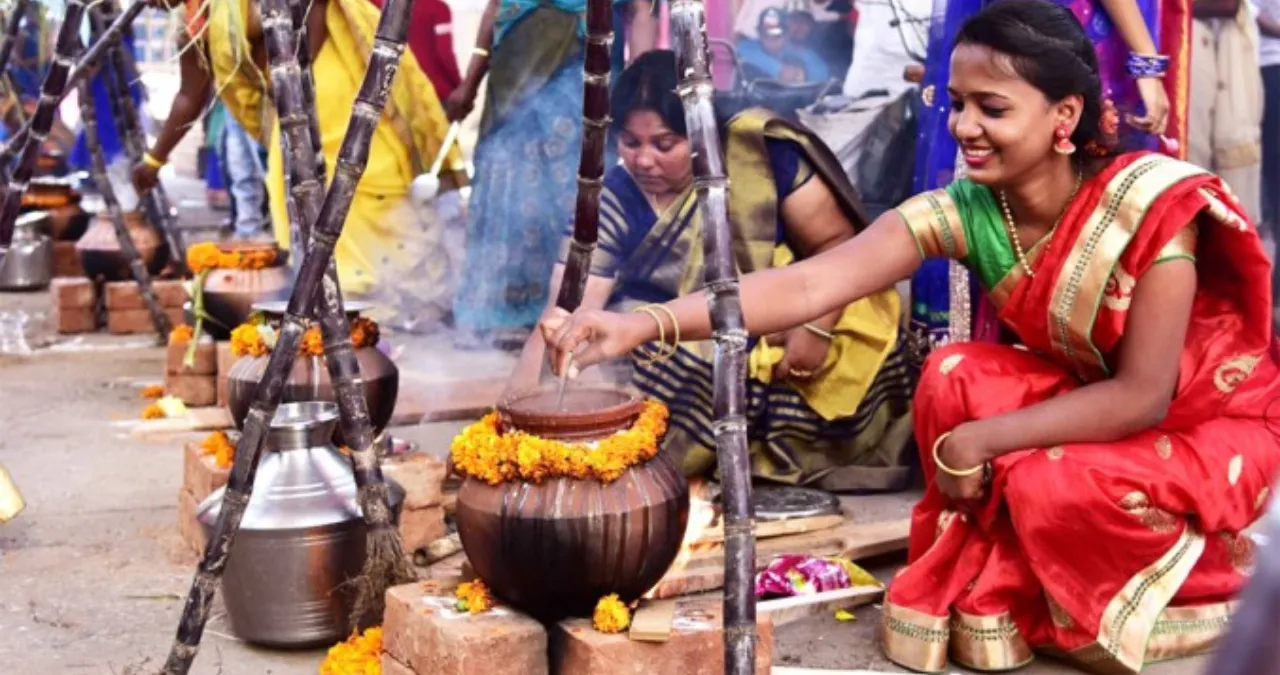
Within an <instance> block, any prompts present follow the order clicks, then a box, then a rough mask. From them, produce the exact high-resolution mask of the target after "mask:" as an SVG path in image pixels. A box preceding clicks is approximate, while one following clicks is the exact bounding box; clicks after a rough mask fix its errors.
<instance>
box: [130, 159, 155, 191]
mask: <svg viewBox="0 0 1280 675" xmlns="http://www.w3.org/2000/svg"><path fill="white" fill-rule="evenodd" d="M159 184H160V170H159V169H157V168H155V167H154V166H151V165H150V164H147V163H146V162H138V164H137V165H136V166H134V167H133V188H134V189H135V190H137V191H138V194H139V195H145V194H147V193H148V192H151V190H152V189H154V188H155V186H157V185H159Z"/></svg>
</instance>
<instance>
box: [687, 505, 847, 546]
mask: <svg viewBox="0 0 1280 675" xmlns="http://www.w3.org/2000/svg"><path fill="white" fill-rule="evenodd" d="M844 521H845V519H844V516H843V515H841V514H839V513H836V514H831V515H826V516H813V517H811V518H790V519H788V520H766V521H764V522H757V523H755V527H754V530H755V535H756V540H757V541H759V540H761V539H772V538H774V537H786V536H790V535H795V534H805V533H807V532H819V531H822V530H830V529H833V528H836V527H839V526H841V525H843V524H844ZM723 541H724V524H723V523H718V524H716V525H714V526H712V527H709V528H707V529H706V530H705V531H704V532H703V533H702V534H701V535H699V536H698V539H697V540H696V541H694V544H695V545H697V544H715V543H722V542H723Z"/></svg>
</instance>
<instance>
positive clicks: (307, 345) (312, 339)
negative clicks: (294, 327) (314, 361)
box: [298, 326, 324, 356]
mask: <svg viewBox="0 0 1280 675" xmlns="http://www.w3.org/2000/svg"><path fill="white" fill-rule="evenodd" d="M298 351H300V352H301V353H302V355H303V356H324V337H322V336H321V335H320V327H319V326H312V327H310V328H308V329H307V332H305V333H303V334H302V345H301V346H300V347H298Z"/></svg>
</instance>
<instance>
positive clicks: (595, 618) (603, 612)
mask: <svg viewBox="0 0 1280 675" xmlns="http://www.w3.org/2000/svg"><path fill="white" fill-rule="evenodd" d="M591 625H592V627H594V628H595V629H596V630H598V631H600V632H601V633H621V632H622V631H624V630H626V629H628V628H630V627H631V610H630V609H628V608H627V606H626V605H624V604H622V600H620V599H619V598H618V595H617V594H616V593H613V594H610V595H606V596H604V597H603V598H600V602H598V603H596V611H595V612H594V613H593V614H592V616H591Z"/></svg>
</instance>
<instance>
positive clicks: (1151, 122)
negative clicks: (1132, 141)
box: [1127, 77, 1169, 136]
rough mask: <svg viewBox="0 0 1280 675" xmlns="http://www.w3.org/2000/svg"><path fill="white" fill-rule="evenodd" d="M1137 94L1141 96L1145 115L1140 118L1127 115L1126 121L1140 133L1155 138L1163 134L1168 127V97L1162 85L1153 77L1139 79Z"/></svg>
mask: <svg viewBox="0 0 1280 675" xmlns="http://www.w3.org/2000/svg"><path fill="white" fill-rule="evenodd" d="M1138 94H1139V95H1140V96H1142V105H1143V107H1144V108H1146V109H1147V114H1146V115H1144V116H1142V117H1138V116H1136V115H1129V116H1128V117H1127V121H1128V122H1129V124H1130V125H1131V126H1133V127H1134V128H1136V129H1138V130H1140V131H1145V132H1147V133H1149V134H1155V135H1157V136H1158V135H1160V134H1163V133H1164V130H1165V128H1166V127H1167V126H1168V125H1169V96H1168V95H1167V94H1166V93H1165V91H1164V84H1163V83H1162V82H1161V81H1160V80H1159V79H1157V78H1154V77H1140V78H1138Z"/></svg>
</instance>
